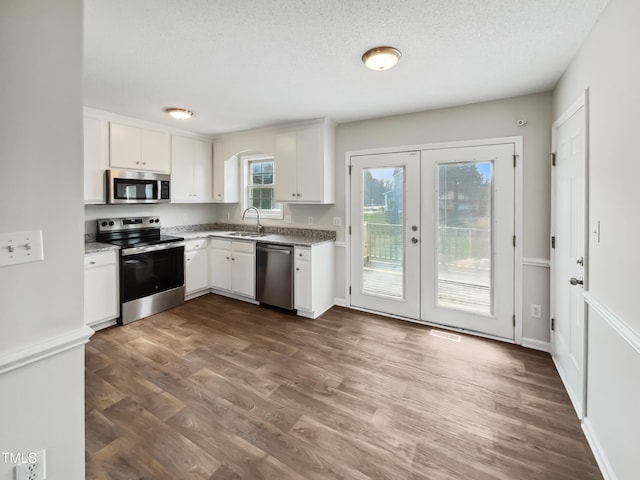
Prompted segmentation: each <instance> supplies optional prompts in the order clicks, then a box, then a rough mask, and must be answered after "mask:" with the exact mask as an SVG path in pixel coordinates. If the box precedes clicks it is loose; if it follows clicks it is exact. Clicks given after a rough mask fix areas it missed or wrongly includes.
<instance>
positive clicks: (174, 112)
mask: <svg viewBox="0 0 640 480" xmlns="http://www.w3.org/2000/svg"><path fill="white" fill-rule="evenodd" d="M165 112H167V113H168V114H169V115H171V116H172V117H173V118H177V119H178V120H187V119H188V118H191V116H192V115H193V112H192V111H191V110H187V109H186V108H167V109H166V110H165Z"/></svg>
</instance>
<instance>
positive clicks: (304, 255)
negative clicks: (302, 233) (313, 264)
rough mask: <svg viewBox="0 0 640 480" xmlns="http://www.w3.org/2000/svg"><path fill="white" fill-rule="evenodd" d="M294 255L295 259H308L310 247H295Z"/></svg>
mask: <svg viewBox="0 0 640 480" xmlns="http://www.w3.org/2000/svg"><path fill="white" fill-rule="evenodd" d="M294 255H295V257H296V260H309V259H310V258H311V249H310V248H304V247H296V249H295V253H294Z"/></svg>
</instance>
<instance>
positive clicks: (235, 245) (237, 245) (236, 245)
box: [231, 242, 256, 253]
mask: <svg viewBox="0 0 640 480" xmlns="http://www.w3.org/2000/svg"><path fill="white" fill-rule="evenodd" d="M231 250H233V251H234V252H247V253H254V252H255V251H256V244H255V243H254V242H232V243H231Z"/></svg>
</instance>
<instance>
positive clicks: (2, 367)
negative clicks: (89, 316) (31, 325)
mask: <svg viewBox="0 0 640 480" xmlns="http://www.w3.org/2000/svg"><path fill="white" fill-rule="evenodd" d="M93 333H94V332H93V330H92V329H91V328H89V327H87V326H82V327H81V328H78V329H77V330H73V331H71V332H68V333H65V334H63V335H58V336H56V337H53V338H49V339H47V340H43V341H41V342H38V343H35V344H32V345H27V346H25V347H23V348H20V349H18V350H14V351H12V352H9V353H6V354H4V355H2V356H0V374H4V373H7V372H10V371H12V370H16V369H18V368H21V367H24V366H26V365H29V364H31V363H35V362H39V361H40V360H44V359H45V358H49V357H52V356H54V355H57V354H59V353H62V352H66V351H67V350H71V349H72V348H76V347H79V346H81V345H84V344H85V343H87V342H88V341H89V338H90V337H91V335H93Z"/></svg>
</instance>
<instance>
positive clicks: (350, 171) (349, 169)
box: [349, 165, 351, 175]
mask: <svg viewBox="0 0 640 480" xmlns="http://www.w3.org/2000/svg"><path fill="white" fill-rule="evenodd" d="M349 175H351V165H349Z"/></svg>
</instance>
